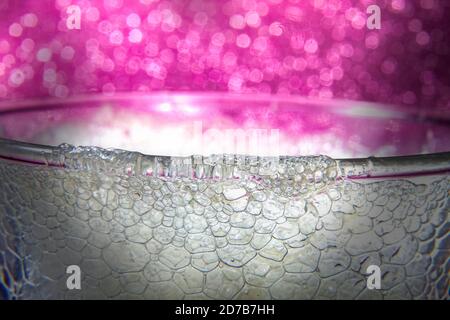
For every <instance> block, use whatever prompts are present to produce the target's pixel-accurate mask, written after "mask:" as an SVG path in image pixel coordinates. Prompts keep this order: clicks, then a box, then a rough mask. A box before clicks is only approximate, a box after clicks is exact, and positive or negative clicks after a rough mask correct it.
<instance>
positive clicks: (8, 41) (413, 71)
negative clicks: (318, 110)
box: [0, 0, 450, 111]
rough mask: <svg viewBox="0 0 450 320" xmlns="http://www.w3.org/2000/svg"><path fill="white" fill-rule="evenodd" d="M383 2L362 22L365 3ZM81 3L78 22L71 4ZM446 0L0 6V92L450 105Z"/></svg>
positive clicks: (2, 95)
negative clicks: (376, 21) (220, 94)
mask: <svg viewBox="0 0 450 320" xmlns="http://www.w3.org/2000/svg"><path fill="white" fill-rule="evenodd" d="M372 4H376V5H378V6H379V7H380V12H381V28H380V29H373V30H372V29H369V28H368V26H367V23H366V22H367V19H368V17H369V16H370V13H367V8H368V7H369V6H370V5H372ZM73 5H76V6H78V7H79V8H80V14H81V15H80V29H79V30H78V29H70V28H69V24H68V23H67V21H68V19H71V18H73V16H71V12H73V11H70V10H69V11H68V10H67V9H68V8H69V7H70V6H73ZM449 8H450V6H449V4H448V3H447V2H446V1H438V0H421V1H404V0H390V1H388V0H387V1H372V0H362V1H356V0H330V1H323V0H306V1H298V0H228V1H206V0H171V1H168V0H133V1H126V3H125V1H124V0H101V1H100V0H99V1H96V0H91V1H87V0H56V1H53V0H52V1H51V0H44V1H29V2H26V3H22V2H21V3H20V4H19V3H18V2H17V1H3V2H1V5H0V15H1V16H2V19H1V21H0V99H2V100H5V99H8V100H9V99H24V98H36V97H46V96H53V97H62V98H64V97H68V96H73V95H77V94H86V93H100V92H102V93H103V94H105V95H108V96H110V95H114V94H116V93H117V92H123V91H127V92H129V91H141V92H150V91H155V90H177V91H180V90H181V91H231V92H236V93H274V94H298V95H302V96H311V97H319V98H342V99H353V100H365V101H376V102H383V103H393V104H406V105H415V106H420V107H426V108H433V110H441V111H445V110H447V111H450V88H449V87H450V71H449V70H450V68H448V61H449V57H450V52H449V43H448V41H446V40H447V39H448V38H449V35H450V34H449V33H450V28H449V27H450V26H449V22H448V21H449V20H448V19H447V16H448V15H447V13H449Z"/></svg>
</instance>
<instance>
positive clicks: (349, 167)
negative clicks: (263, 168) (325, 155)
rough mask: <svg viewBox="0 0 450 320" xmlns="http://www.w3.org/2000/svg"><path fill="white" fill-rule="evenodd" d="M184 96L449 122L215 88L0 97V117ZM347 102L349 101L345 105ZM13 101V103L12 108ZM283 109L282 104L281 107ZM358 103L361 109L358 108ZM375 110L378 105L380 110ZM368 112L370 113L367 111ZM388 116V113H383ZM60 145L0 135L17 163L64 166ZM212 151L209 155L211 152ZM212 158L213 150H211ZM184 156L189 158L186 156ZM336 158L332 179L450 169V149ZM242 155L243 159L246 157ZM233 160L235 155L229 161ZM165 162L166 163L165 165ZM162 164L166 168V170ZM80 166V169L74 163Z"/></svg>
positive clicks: (416, 112)
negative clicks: (14, 98)
mask: <svg viewBox="0 0 450 320" xmlns="http://www.w3.org/2000/svg"><path fill="white" fill-rule="evenodd" d="M183 97H187V98H190V99H194V100H197V99H198V101H208V100H220V101H228V102H230V101H233V100H239V101H240V102H245V101H251V102H255V101H256V102H262V103H266V104H267V103H269V104H275V105H278V104H286V103H288V104H295V105H298V104H301V103H306V104H311V105H316V106H320V107H321V108H324V109H325V111H331V112H333V113H338V114H341V115H344V116H346V115H348V116H358V115H360V114H359V112H361V110H363V109H364V110H369V116H370V117H380V118H388V117H389V116H393V117H398V118H399V119H401V120H402V119H408V120H413V121H420V122H423V121H431V122H434V121H438V122H439V123H442V122H444V123H445V124H447V122H448V123H450V118H448V119H447V118H446V117H445V116H443V117H442V118H438V117H437V116H436V115H435V114H434V113H433V112H429V111H427V110H425V109H421V108H409V107H405V106H400V105H399V106H394V105H384V104H383V105H379V104H376V103H373V102H364V101H347V100H339V99H311V98H307V97H302V96H293V95H271V94H233V93H220V92H172V91H164V92H156V93H150V94H147V93H119V94H115V95H114V96H104V95H101V94H87V95H80V96H73V97H70V98H67V99H58V98H45V99H33V100H19V101H9V102H0V117H1V116H3V115H7V114H9V115H11V114H15V113H22V112H28V111H36V110H37V111H40V110H42V109H44V110H47V109H50V110H51V109H53V108H56V109H59V108H70V105H73V104H77V103H86V102H108V101H110V102H112V101H129V100H130V99H132V100H139V101H146V99H149V101H152V102H154V101H155V100H158V99H159V100H161V101H171V100H173V99H175V100H176V99H180V98H181V99H182V98H183ZM349 102H351V104H353V105H356V107H355V106H353V107H352V106H349ZM12 106H14V107H12ZM283 108H285V107H283ZM361 108H362V109H361ZM380 109H381V110H380ZM370 111H373V112H374V113H372V114H370ZM388 119H389V118H388ZM62 149H64V146H50V145H42V144H35V143H29V142H22V141H18V140H15V139H6V138H0V158H1V159H6V160H12V161H16V162H17V161H18V162H22V163H28V164H35V165H45V166H55V167H70V166H68V164H67V163H66V162H65V160H64V156H63V152H62ZM97 150H98V151H99V152H100V154H103V156H104V157H105V156H106V157H107V154H108V152H112V151H111V150H110V149H103V148H97ZM117 151H118V152H124V153H127V154H128V156H129V157H130V158H133V156H138V157H144V158H148V159H152V160H151V161H153V162H154V163H155V164H156V165H160V166H162V167H164V166H168V167H170V166H171V165H172V166H173V165H174V163H186V161H187V162H189V161H191V164H193V163H194V162H195V161H197V164H204V165H213V166H214V165H215V164H214V163H212V162H211V161H212V160H211V159H212V158H211V157H208V156H195V155H192V156H191V157H189V156H188V157H179V156H164V155H148V154H143V153H140V152H135V151H126V150H116V152H117ZM212 156H213V155H212ZM215 157H216V158H214V159H217V155H215ZM234 157H244V158H245V159H247V160H248V159H256V161H263V162H264V161H269V162H270V161H272V162H273V160H274V158H276V157H268V156H256V157H255V156H245V155H235V156H234ZM313 157H314V156H298V157H296V156H279V157H278V159H282V160H283V161H291V160H292V159H295V158H303V159H308V158H313ZM189 159H190V160H189ZM330 159H332V160H334V161H335V162H336V166H337V171H338V174H337V175H338V178H339V177H340V178H344V179H346V178H348V179H368V178H386V177H405V176H407V177H411V176H421V175H434V174H442V173H445V174H447V173H449V172H450V151H449V152H438V153H426V154H414V155H399V156H389V157H367V158H339V159H334V158H330ZM247 160H245V161H247ZM235 161H237V160H235ZM168 167H167V168H168ZM167 168H166V169H167ZM78 169H82V170H83V169H86V168H82V167H81V168H80V167H79V168H78Z"/></svg>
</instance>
